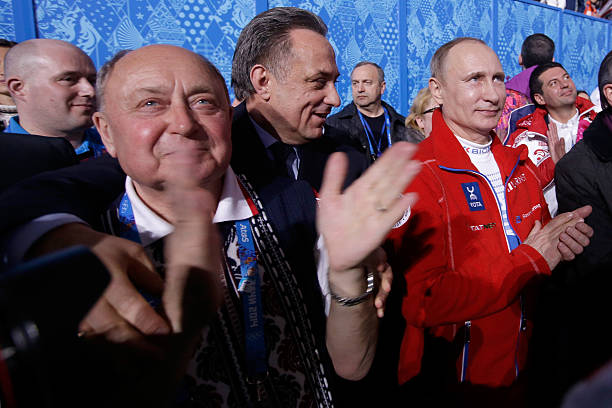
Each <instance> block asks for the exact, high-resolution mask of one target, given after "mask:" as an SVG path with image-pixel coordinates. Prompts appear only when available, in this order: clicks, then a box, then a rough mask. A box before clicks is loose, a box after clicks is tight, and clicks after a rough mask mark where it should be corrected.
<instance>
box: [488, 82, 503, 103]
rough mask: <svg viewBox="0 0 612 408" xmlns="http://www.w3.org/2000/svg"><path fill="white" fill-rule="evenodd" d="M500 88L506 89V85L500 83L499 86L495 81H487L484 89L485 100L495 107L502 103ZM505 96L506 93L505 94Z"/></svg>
mask: <svg viewBox="0 0 612 408" xmlns="http://www.w3.org/2000/svg"><path fill="white" fill-rule="evenodd" d="M499 86H501V87H504V83H503V82H500V83H499V84H498V83H497V82H495V81H494V80H489V81H485V84H484V89H483V98H484V99H485V100H486V101H488V102H490V103H492V104H493V105H496V106H497V105H498V104H499V101H500V94H501V92H498V91H499V89H498V88H499ZM503 94H505V92H503Z"/></svg>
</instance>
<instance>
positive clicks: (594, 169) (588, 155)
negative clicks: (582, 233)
mask: <svg viewBox="0 0 612 408" xmlns="http://www.w3.org/2000/svg"><path fill="white" fill-rule="evenodd" d="M606 165H607V163H602V162H601V161H599V159H598V158H597V156H596V155H595V154H593V152H592V150H591V148H590V147H589V146H588V145H586V144H585V142H582V143H580V144H578V145H576V146H574V148H573V149H572V150H571V151H570V152H569V153H568V154H567V155H566V156H564V157H563V159H561V160H560V161H559V163H558V164H557V170H556V174H555V184H556V191H557V200H558V202H559V211H568V209H571V208H576V207H579V206H582V205H586V204H589V205H591V206H592V207H593V212H592V213H591V215H590V216H589V217H588V218H587V222H588V223H589V225H592V226H593V229H594V230H595V233H594V235H593V238H592V242H591V245H589V246H588V247H587V248H585V250H584V254H583V255H582V256H581V257H580V259H579V260H578V261H577V263H576V264H575V265H576V266H578V265H583V266H593V265H596V264H599V263H600V262H608V261H609V260H610V259H612V219H611V218H610V213H611V212H610V211H611V208H610V203H612V191H610V189H609V188H608V185H609V183H608V181H607V178H606V176H605V175H606V174H610V173H609V167H606ZM574 269H576V270H577V271H581V268H580V267H576V268H574ZM582 269H584V268H582Z"/></svg>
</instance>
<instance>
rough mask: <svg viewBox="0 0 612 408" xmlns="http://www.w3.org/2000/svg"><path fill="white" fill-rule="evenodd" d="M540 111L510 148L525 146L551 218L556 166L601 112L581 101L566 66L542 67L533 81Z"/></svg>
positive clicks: (529, 118) (554, 205)
mask: <svg viewBox="0 0 612 408" xmlns="http://www.w3.org/2000/svg"><path fill="white" fill-rule="evenodd" d="M529 84H530V87H531V95H532V99H533V101H534V103H535V104H536V107H537V108H536V110H535V111H534V112H533V113H532V114H530V115H527V116H525V117H524V118H522V119H521V120H519V121H518V122H517V124H516V126H517V129H516V131H515V132H514V133H512V135H510V138H509V139H508V141H507V142H506V145H507V146H511V147H517V146H520V145H525V146H527V148H528V149H529V158H530V159H531V160H532V161H533V162H534V163H535V165H536V166H537V167H538V170H539V172H540V178H541V179H542V181H543V184H544V198H546V202H547V203H548V210H549V211H550V213H551V215H553V216H554V215H555V214H556V213H557V197H556V195H555V184H554V180H553V178H554V176H555V163H557V161H559V159H560V158H561V157H563V155H564V154H565V153H566V152H569V151H570V149H571V148H572V147H573V146H574V145H575V144H576V142H578V141H579V140H581V139H582V134H583V133H584V131H585V129H586V128H587V127H589V125H590V124H591V122H592V121H593V119H595V116H596V115H597V112H596V110H595V106H594V105H593V104H592V103H591V101H589V100H587V99H584V98H579V97H577V93H576V85H574V81H572V78H571V77H570V75H569V74H568V73H567V71H566V70H565V68H563V65H561V64H559V63H558V62H548V63H546V64H542V65H540V66H538V67H537V68H536V69H535V70H534V71H533V73H532V75H531V79H530V80H529Z"/></svg>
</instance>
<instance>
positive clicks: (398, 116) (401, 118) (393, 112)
mask: <svg viewBox="0 0 612 408" xmlns="http://www.w3.org/2000/svg"><path fill="white" fill-rule="evenodd" d="M381 102H382V105H383V106H384V107H385V108H386V109H387V111H388V112H389V116H391V118H392V120H394V121H396V120H397V121H401V122H402V124H403V123H404V121H405V120H406V117H405V116H404V115H402V114H401V113H399V112H398V111H396V110H395V108H394V107H393V106H391V105H390V104H389V103H387V102H385V101H381Z"/></svg>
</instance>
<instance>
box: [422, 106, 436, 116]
mask: <svg viewBox="0 0 612 408" xmlns="http://www.w3.org/2000/svg"><path fill="white" fill-rule="evenodd" d="M438 108H439V106H434V107H433V108H431V109H427V110H426V111H424V112H423V113H421V115H427V114H428V113H433V111H435V110H436V109H438Z"/></svg>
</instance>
